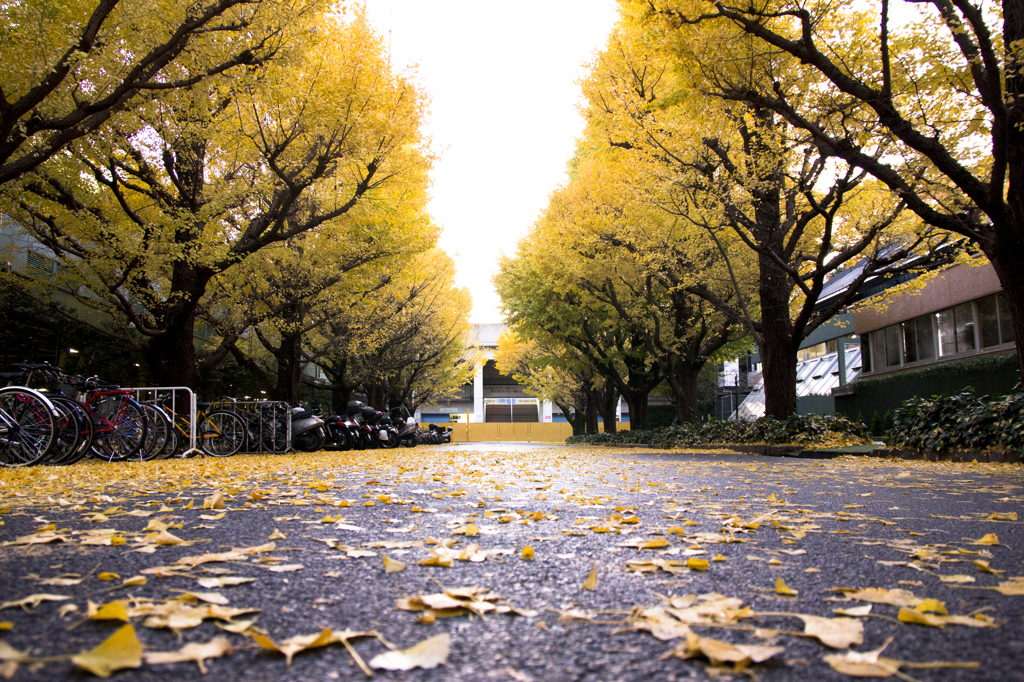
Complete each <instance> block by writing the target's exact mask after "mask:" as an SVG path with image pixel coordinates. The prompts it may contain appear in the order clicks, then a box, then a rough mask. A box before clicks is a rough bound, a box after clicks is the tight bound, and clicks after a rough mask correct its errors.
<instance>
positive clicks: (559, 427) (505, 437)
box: [449, 422, 629, 443]
mask: <svg viewBox="0 0 1024 682" xmlns="http://www.w3.org/2000/svg"><path fill="white" fill-rule="evenodd" d="M449 426H451V427H452V442H453V443H510V442H518V443H562V442H565V439H566V438H568V437H569V436H571V435H572V426H571V425H570V424H568V423H567V422H550V423H548V422H513V423H507V422H504V423H499V422H491V423H485V424H450V425H449ZM598 428H599V429H600V430H601V431H602V432H604V423H603V422H602V423H600V424H598ZM618 428H619V430H620V431H628V430H629V422H620V423H619V424H618Z"/></svg>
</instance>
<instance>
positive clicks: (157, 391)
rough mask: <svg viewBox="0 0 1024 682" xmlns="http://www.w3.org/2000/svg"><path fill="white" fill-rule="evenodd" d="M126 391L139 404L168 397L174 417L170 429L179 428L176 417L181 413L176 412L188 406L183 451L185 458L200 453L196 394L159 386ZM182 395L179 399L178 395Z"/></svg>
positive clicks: (185, 390)
mask: <svg viewBox="0 0 1024 682" xmlns="http://www.w3.org/2000/svg"><path fill="white" fill-rule="evenodd" d="M124 390H126V391H132V392H133V393H134V394H135V400H137V401H138V402H140V403H145V402H151V401H156V400H157V399H163V398H167V397H168V395H169V396H170V403H171V404H170V409H171V412H172V413H173V415H174V418H173V419H172V426H171V428H181V427H180V424H179V423H178V417H181V416H182V413H181V412H179V411H178V408H179V407H184V404H185V403H187V404H188V450H186V451H185V453H184V454H185V456H186V457H190V456H191V455H192V454H193V453H200V452H201V451H200V450H199V449H198V448H197V447H196V394H195V393H194V392H193V391H192V389H191V388H188V387H187V386H159V387H150V386H147V387H145V388H127V389H124ZM179 393H182V394H184V395H183V396H182V397H181V398H180V399H179V396H178V394H179Z"/></svg>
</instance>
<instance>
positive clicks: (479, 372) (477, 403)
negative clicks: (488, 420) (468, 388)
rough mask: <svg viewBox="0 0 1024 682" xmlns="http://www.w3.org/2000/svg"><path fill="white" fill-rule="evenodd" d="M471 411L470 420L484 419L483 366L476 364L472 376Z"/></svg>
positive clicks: (478, 420)
mask: <svg viewBox="0 0 1024 682" xmlns="http://www.w3.org/2000/svg"><path fill="white" fill-rule="evenodd" d="M473 412H474V414H473V415H472V416H471V417H470V421H472V422H482V421H483V420H484V366H483V365H477V367H476V376H475V377H473Z"/></svg>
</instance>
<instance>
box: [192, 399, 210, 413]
mask: <svg viewBox="0 0 1024 682" xmlns="http://www.w3.org/2000/svg"><path fill="white" fill-rule="evenodd" d="M211 404H212V403H201V402H198V401H197V402H196V409H197V410H203V411H205V410H208V409H210V405H211Z"/></svg>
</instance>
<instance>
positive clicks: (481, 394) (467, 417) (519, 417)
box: [417, 323, 654, 424]
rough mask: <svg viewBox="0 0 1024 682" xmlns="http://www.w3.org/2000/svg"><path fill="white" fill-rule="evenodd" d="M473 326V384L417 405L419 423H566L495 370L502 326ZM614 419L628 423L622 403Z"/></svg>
mask: <svg viewBox="0 0 1024 682" xmlns="http://www.w3.org/2000/svg"><path fill="white" fill-rule="evenodd" d="M473 327H474V337H475V344H474V347H475V349H476V350H479V351H480V352H481V353H482V354H483V357H484V363H483V364H481V365H478V366H477V368H476V376H475V377H474V379H473V383H471V384H466V385H465V386H463V387H462V389H461V390H460V391H459V393H458V395H456V396H455V397H454V398H452V399H451V400H446V401H444V402H442V403H437V404H432V405H422V406H420V408H419V409H418V410H417V415H418V418H419V420H420V421H421V422H424V423H428V424H429V423H431V422H434V423H444V422H469V423H471V424H472V423H484V422H498V423H503V422H513V423H515V422H543V423H551V422H565V421H568V420H567V419H566V418H565V415H564V414H562V411H561V409H559V408H558V406H556V405H554V404H552V403H551V401H550V400H538V399H537V398H536V397H534V396H531V395H527V393H526V391H525V390H524V389H523V387H522V386H520V385H519V383H518V382H516V380H515V379H513V378H512V377H510V376H506V375H504V374H502V373H501V372H499V371H498V368H497V366H496V365H495V362H494V351H495V350H496V349H497V347H498V337H499V336H501V333H502V332H503V331H504V330H505V327H506V325H505V324H502V323H495V324H477V325H473ZM653 398H654V396H652V399H653ZM616 416H617V417H618V418H619V420H620V421H629V411H628V408H626V406H625V404H624V403H623V402H622V400H619V405H618V407H617V411H616Z"/></svg>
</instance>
